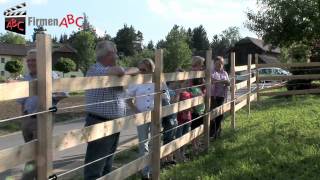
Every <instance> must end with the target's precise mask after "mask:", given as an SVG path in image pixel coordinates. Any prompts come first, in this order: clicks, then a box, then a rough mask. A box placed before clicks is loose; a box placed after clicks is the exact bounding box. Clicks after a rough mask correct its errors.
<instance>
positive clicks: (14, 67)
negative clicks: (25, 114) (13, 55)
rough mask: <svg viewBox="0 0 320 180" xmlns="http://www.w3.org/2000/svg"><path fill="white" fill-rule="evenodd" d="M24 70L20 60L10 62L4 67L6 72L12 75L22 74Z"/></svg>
mask: <svg viewBox="0 0 320 180" xmlns="http://www.w3.org/2000/svg"><path fill="white" fill-rule="evenodd" d="M22 68H23V65H22V62H21V61H19V60H13V61H8V62H7V63H6V65H5V67H4V69H5V70H6V71H8V72H9V73H12V74H18V73H21V71H22Z"/></svg>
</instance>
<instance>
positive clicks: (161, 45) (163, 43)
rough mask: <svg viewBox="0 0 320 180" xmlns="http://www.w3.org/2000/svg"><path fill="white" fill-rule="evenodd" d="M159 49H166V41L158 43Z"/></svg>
mask: <svg viewBox="0 0 320 180" xmlns="http://www.w3.org/2000/svg"><path fill="white" fill-rule="evenodd" d="M156 47H157V49H163V48H166V41H165V40H163V39H161V40H160V41H158V42H157V45H156Z"/></svg>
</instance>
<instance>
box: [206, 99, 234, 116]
mask: <svg viewBox="0 0 320 180" xmlns="http://www.w3.org/2000/svg"><path fill="white" fill-rule="evenodd" d="M230 110H231V103H230V102H227V103H224V104H223V105H221V106H218V107H216V108H214V109H213V110H212V111H211V118H216V117H218V116H220V115H222V114H224V113H226V112H228V111H230Z"/></svg>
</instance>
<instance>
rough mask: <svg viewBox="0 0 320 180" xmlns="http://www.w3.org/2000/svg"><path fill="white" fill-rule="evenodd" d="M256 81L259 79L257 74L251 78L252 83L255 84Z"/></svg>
mask: <svg viewBox="0 0 320 180" xmlns="http://www.w3.org/2000/svg"><path fill="white" fill-rule="evenodd" d="M256 81H257V77H256V76H255V77H252V78H250V84H253V83H255V82H256Z"/></svg>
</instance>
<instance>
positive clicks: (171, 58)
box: [164, 25, 192, 72]
mask: <svg viewBox="0 0 320 180" xmlns="http://www.w3.org/2000/svg"><path fill="white" fill-rule="evenodd" d="M165 44H166V48H165V53H164V71H165V72H174V71H176V69H177V68H188V67H189V66H190V64H191V55H192V52H191V50H190V48H189V45H188V43H187V33H186V31H185V29H184V28H183V27H179V26H177V25H174V26H173V28H172V29H171V31H170V32H169V33H168V35H167V36H166V43H165Z"/></svg>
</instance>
